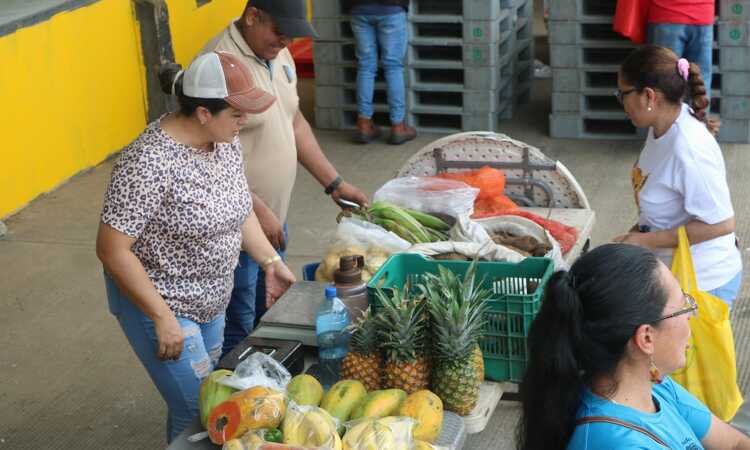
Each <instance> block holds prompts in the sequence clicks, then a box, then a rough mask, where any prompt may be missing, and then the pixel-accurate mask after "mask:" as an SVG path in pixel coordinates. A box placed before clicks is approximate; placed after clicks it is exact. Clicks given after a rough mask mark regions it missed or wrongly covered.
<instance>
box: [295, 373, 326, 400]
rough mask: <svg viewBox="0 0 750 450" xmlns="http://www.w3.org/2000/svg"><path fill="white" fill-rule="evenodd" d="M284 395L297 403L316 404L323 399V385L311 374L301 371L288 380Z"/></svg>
mask: <svg viewBox="0 0 750 450" xmlns="http://www.w3.org/2000/svg"><path fill="white" fill-rule="evenodd" d="M286 395H287V396H288V397H289V399H290V400H293V401H294V403H296V404H298V405H312V406H318V405H320V401H321V400H322V399H323V386H322V385H321V384H320V381H318V380H317V379H316V378H315V377H313V376H312V375H308V374H306V373H303V374H300V375H297V376H295V377H294V378H292V379H291V381H289V384H287V386H286Z"/></svg>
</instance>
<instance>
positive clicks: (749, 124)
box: [719, 118, 750, 143]
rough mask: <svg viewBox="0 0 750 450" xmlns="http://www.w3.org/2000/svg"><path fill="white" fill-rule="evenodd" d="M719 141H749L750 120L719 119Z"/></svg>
mask: <svg viewBox="0 0 750 450" xmlns="http://www.w3.org/2000/svg"><path fill="white" fill-rule="evenodd" d="M719 142H733V143H748V142H750V121H748V120H730V119H724V118H722V119H721V129H720V130H719Z"/></svg>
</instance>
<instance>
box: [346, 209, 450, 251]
mask: <svg viewBox="0 0 750 450" xmlns="http://www.w3.org/2000/svg"><path fill="white" fill-rule="evenodd" d="M352 212H353V213H354V214H356V215H358V216H360V218H362V219H364V220H366V221H368V222H372V223H374V224H376V225H379V226H381V227H383V228H385V229H386V230H388V231H391V232H393V233H395V234H397V235H398V236H399V237H401V238H402V239H404V240H406V241H408V242H410V243H412V244H424V243H428V242H438V241H447V240H448V230H449V229H450V225H448V224H447V223H445V221H444V220H442V219H440V218H439V217H435V216H433V215H430V214H426V213H423V212H420V211H415V210H413V209H409V208H402V207H400V206H397V205H394V204H393V203H389V202H384V201H378V202H374V203H373V204H372V206H370V207H369V208H360V209H355V210H354V211H352Z"/></svg>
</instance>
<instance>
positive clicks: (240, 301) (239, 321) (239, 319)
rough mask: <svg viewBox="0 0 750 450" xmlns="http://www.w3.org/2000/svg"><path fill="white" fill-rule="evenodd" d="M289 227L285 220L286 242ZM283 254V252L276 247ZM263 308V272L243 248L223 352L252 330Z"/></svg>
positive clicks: (229, 308)
mask: <svg viewBox="0 0 750 450" xmlns="http://www.w3.org/2000/svg"><path fill="white" fill-rule="evenodd" d="M288 237H289V233H288V227H287V225H286V224H284V240H285V241H287V244H288V242H289V239H288ZM278 253H279V256H281V257H282V258H284V252H283V251H279V252H278ZM265 312H266V273H265V272H263V270H262V269H261V268H260V267H259V266H258V263H256V262H255V261H253V259H252V258H250V256H248V254H247V253H245V252H240V260H239V263H238V264H237V267H236V268H235V269H234V289H233V290H232V299H231V300H230V301H229V306H228V307H227V314H226V326H225V327H224V346H223V348H222V351H221V355H222V356H224V355H226V354H227V353H229V352H230V351H232V349H233V348H234V347H235V346H236V345H237V344H239V343H240V341H242V340H243V339H245V338H246V337H247V336H248V335H249V334H250V333H252V331H253V329H254V328H255V326H256V325H257V324H258V322H259V321H260V318H261V317H262V316H263V314H265Z"/></svg>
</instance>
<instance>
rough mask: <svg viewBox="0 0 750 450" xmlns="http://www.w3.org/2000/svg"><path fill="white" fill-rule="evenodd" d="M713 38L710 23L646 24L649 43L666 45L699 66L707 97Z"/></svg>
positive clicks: (712, 29) (709, 92)
mask: <svg viewBox="0 0 750 450" xmlns="http://www.w3.org/2000/svg"><path fill="white" fill-rule="evenodd" d="M713 40H714V27H713V26H712V25H681V24H676V23H650V24H648V41H649V42H650V43H652V44H656V45H660V46H662V47H668V48H670V49H672V51H674V52H675V53H676V54H677V56H679V57H681V58H685V59H687V60H688V61H690V62H694V63H696V64H698V65H699V66H700V68H701V75H702V76H703V83H704V84H705V86H706V95H707V96H708V98H711V72H712V64H713V50H712V49H713ZM675 70H677V69H675Z"/></svg>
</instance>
